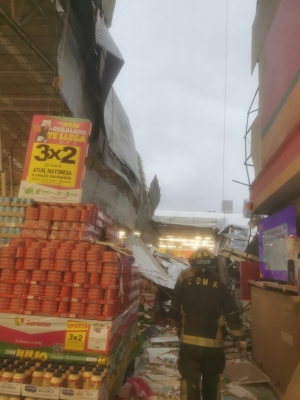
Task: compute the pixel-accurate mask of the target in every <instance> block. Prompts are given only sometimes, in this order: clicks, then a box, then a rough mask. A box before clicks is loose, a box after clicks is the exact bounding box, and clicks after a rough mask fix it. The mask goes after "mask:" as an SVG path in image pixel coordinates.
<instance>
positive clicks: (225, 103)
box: [223, 0, 229, 226]
mask: <svg viewBox="0 0 300 400" xmlns="http://www.w3.org/2000/svg"><path fill="white" fill-rule="evenodd" d="M228 1H229V0H226V22H225V73H224V75H225V87H224V127H223V129H224V130H223V209H224V226H225V204H224V200H225V150H226V112H227V58H228V54H227V53H228Z"/></svg>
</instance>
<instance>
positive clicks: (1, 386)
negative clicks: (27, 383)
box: [0, 382, 21, 396]
mask: <svg viewBox="0 0 300 400" xmlns="http://www.w3.org/2000/svg"><path fill="white" fill-rule="evenodd" d="M0 393H3V394H15V395H17V396H19V395H20V394H21V385H20V384H19V383H11V382H0Z"/></svg>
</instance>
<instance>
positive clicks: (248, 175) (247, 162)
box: [244, 87, 259, 187]
mask: <svg viewBox="0 0 300 400" xmlns="http://www.w3.org/2000/svg"><path fill="white" fill-rule="evenodd" d="M258 90H259V87H258V88H257V89H256V92H255V94H254V96H253V99H252V101H251V104H250V107H249V109H248V112H247V120H246V130H245V136H244V142H245V162H244V165H245V167H246V173H247V179H248V184H246V186H249V187H250V185H251V180H250V174H249V167H252V168H254V165H253V164H250V163H249V160H250V159H251V157H252V153H251V145H250V149H249V146H248V145H247V140H248V135H249V133H250V132H251V128H252V126H253V123H254V121H255V119H254V120H253V121H252V123H251V125H250V126H249V117H250V115H251V114H253V113H254V112H257V111H258V108H256V109H255V110H252V106H253V104H254V102H255V100H256V97H257V94H258Z"/></svg>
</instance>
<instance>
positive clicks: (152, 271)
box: [126, 234, 188, 289]
mask: <svg viewBox="0 0 300 400" xmlns="http://www.w3.org/2000/svg"><path fill="white" fill-rule="evenodd" d="M126 246H127V247H128V248H129V249H130V250H131V251H132V252H133V256H134V258H135V263H134V265H136V266H137V267H139V270H140V273H141V274H142V275H143V276H144V277H145V278H147V279H149V280H151V281H152V282H154V283H156V284H157V285H160V286H164V287H167V288H169V289H174V287H175V284H176V281H177V279H178V277H179V275H180V273H181V272H182V271H183V270H184V269H186V268H188V265H187V264H183V263H181V262H180V261H177V260H175V259H172V258H170V259H169V260H165V259H160V258H159V256H158V255H157V254H159V253H153V255H152V254H151V252H150V250H149V249H148V247H147V246H146V245H145V244H144V243H143V242H142V240H141V239H139V238H135V237H134V235H132V234H131V235H129V236H128V238H127V243H126ZM155 254H156V256H155Z"/></svg>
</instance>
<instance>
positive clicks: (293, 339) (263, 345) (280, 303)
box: [251, 286, 300, 392]
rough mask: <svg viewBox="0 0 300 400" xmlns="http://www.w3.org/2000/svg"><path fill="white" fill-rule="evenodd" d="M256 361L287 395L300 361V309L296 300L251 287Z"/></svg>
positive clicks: (253, 342)
mask: <svg viewBox="0 0 300 400" xmlns="http://www.w3.org/2000/svg"><path fill="white" fill-rule="evenodd" d="M251 302H252V312H251V319H252V346H253V358H254V360H255V361H256V363H257V364H258V366H259V367H261V368H262V369H263V371H264V372H265V373H266V374H267V375H268V376H269V377H270V379H271V380H272V381H273V382H274V383H275V384H276V386H278V388H279V389H280V391H282V392H284V391H285V390H286V388H287V386H288V384H289V382H290V380H291V378H292V376H293V373H294V371H295V369H296V367H297V365H298V363H299V360H300V347H299V343H300V309H299V308H298V307H297V305H296V304H295V303H294V301H293V300H292V296H289V295H286V294H283V293H282V292H277V291H276V292H275V291H271V290H264V289H260V288H258V287H255V286H252V287H251Z"/></svg>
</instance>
